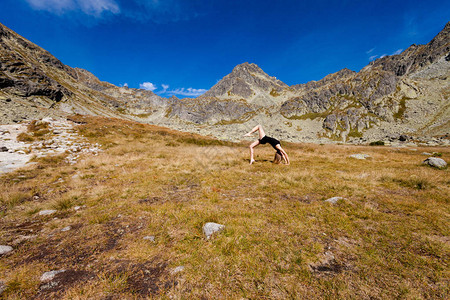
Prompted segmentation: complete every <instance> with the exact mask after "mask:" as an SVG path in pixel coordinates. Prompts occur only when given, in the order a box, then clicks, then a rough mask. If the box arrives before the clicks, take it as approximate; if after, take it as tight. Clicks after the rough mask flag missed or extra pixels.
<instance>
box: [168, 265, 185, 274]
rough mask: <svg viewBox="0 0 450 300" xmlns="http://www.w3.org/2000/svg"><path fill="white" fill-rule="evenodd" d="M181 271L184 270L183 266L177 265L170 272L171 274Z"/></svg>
mask: <svg viewBox="0 0 450 300" xmlns="http://www.w3.org/2000/svg"><path fill="white" fill-rule="evenodd" d="M182 271H184V266H178V267H176V268H175V269H173V270H172V271H171V272H170V273H171V274H172V275H173V274H176V273H180V272H182Z"/></svg>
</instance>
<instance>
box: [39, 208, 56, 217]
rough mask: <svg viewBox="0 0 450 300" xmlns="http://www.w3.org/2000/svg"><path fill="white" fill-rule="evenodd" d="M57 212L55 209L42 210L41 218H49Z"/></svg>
mask: <svg viewBox="0 0 450 300" xmlns="http://www.w3.org/2000/svg"><path fill="white" fill-rule="evenodd" d="M55 212H56V210H54V209H46V210H41V211H40V212H39V215H40V216H48V215H52V214H54V213H55Z"/></svg>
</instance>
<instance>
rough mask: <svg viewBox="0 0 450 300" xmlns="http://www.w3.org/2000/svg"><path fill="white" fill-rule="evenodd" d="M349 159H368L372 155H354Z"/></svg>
mask: <svg viewBox="0 0 450 300" xmlns="http://www.w3.org/2000/svg"><path fill="white" fill-rule="evenodd" d="M349 157H352V158H356V159H366V158H369V157H370V155H368V154H360V153H359V154H352V155H350V156H349Z"/></svg>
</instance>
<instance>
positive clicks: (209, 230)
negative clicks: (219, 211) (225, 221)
mask: <svg viewBox="0 0 450 300" xmlns="http://www.w3.org/2000/svg"><path fill="white" fill-rule="evenodd" d="M224 229H225V225H221V224H217V223H213V222H208V223H206V224H205V225H203V233H204V234H205V236H206V239H208V240H209V239H210V238H211V236H212V235H213V234H214V233H216V232H219V231H222V230H224Z"/></svg>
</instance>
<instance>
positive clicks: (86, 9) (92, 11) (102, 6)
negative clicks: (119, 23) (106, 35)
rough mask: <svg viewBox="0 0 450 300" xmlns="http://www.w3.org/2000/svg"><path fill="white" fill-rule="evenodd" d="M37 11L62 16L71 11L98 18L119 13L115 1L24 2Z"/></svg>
mask: <svg viewBox="0 0 450 300" xmlns="http://www.w3.org/2000/svg"><path fill="white" fill-rule="evenodd" d="M25 1H26V2H28V4H30V6H31V7H32V8H34V9H37V10H45V11H48V12H51V13H55V14H59V15H62V14H64V13H67V12H71V11H81V12H83V13H85V14H87V15H90V16H94V17H100V16H101V14H102V13H103V12H110V13H113V14H118V13H120V8H119V5H118V4H117V2H116V1H115V0H25Z"/></svg>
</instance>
